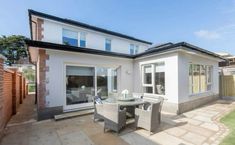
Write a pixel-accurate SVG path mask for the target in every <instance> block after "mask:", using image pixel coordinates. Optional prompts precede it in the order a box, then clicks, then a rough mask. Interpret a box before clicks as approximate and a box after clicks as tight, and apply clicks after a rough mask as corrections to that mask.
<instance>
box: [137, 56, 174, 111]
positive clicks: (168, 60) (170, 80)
mask: <svg viewBox="0 0 235 145" xmlns="http://www.w3.org/2000/svg"><path fill="white" fill-rule="evenodd" d="M156 62H164V63H165V95H163V97H164V98H165V99H166V100H165V103H164V105H163V110H164V111H169V112H174V113H176V112H177V110H178V105H177V104H178V53H177V52H174V53H167V54H161V55H153V56H150V57H143V58H138V59H135V61H134V69H133V70H134V80H133V85H134V87H133V88H134V92H139V93H144V92H143V87H142V78H141V77H142V71H141V69H142V65H143V64H150V63H156ZM151 95H152V96H153V94H151ZM145 96H148V94H145ZM154 96H156V98H157V96H159V95H154ZM153 99H154V98H153Z"/></svg>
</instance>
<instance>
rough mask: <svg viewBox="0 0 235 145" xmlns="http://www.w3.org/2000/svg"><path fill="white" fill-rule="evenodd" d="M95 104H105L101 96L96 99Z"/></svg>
mask: <svg viewBox="0 0 235 145" xmlns="http://www.w3.org/2000/svg"><path fill="white" fill-rule="evenodd" d="M95 103H96V104H103V102H102V100H101V98H100V97H99V96H96V97H95Z"/></svg>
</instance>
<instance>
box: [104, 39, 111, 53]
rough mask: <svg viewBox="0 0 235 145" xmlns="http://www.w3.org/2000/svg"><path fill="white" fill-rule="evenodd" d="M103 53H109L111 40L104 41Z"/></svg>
mask: <svg viewBox="0 0 235 145" xmlns="http://www.w3.org/2000/svg"><path fill="white" fill-rule="evenodd" d="M105 51H111V40H110V39H105Z"/></svg>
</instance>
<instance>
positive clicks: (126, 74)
mask: <svg viewBox="0 0 235 145" xmlns="http://www.w3.org/2000/svg"><path fill="white" fill-rule="evenodd" d="M46 53H47V54H49V56H50V59H49V60H47V61H46V65H47V66H49V72H46V79H47V85H46V89H47V90H49V95H48V96H46V104H47V107H55V106H62V105H63V106H65V105H64V103H65V99H66V96H65V92H66V91H65V82H64V78H65V65H66V64H72V65H78V66H79V65H80V66H94V67H110V68H117V67H120V72H118V83H117V89H118V92H120V91H121V90H124V89H128V90H130V91H132V90H133V88H132V87H133V85H132V80H133V75H132V73H133V60H132V59H126V58H118V57H109V56H100V55H91V54H85V53H73V52H64V51H56V50H47V51H46ZM130 93H131V92H130Z"/></svg>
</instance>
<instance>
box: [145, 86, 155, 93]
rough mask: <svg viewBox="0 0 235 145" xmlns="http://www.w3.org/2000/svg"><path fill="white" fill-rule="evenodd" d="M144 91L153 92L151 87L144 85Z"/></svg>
mask: <svg viewBox="0 0 235 145" xmlns="http://www.w3.org/2000/svg"><path fill="white" fill-rule="evenodd" d="M144 92H145V93H153V87H144Z"/></svg>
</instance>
